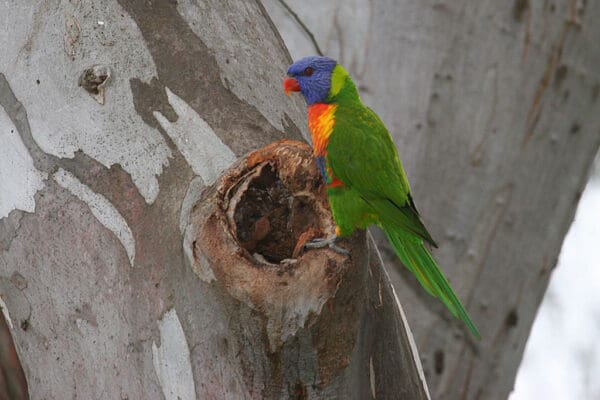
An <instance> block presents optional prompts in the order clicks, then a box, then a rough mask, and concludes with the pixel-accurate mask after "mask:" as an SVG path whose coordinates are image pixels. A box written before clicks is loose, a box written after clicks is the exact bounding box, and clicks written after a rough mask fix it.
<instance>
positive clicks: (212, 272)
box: [0, 0, 428, 400]
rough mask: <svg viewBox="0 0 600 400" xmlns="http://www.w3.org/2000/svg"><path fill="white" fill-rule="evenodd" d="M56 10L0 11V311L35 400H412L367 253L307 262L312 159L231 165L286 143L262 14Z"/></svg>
mask: <svg viewBox="0 0 600 400" xmlns="http://www.w3.org/2000/svg"><path fill="white" fill-rule="evenodd" d="M55 6H56V5H53V4H50V3H48V2H34V1H30V2H23V3H22V4H21V3H20V4H19V6H18V7H13V6H8V3H5V4H4V5H0V22H1V23H2V24H3V26H5V27H6V35H4V36H0V45H1V46H0V47H2V49H3V57H1V58H0V105H1V106H2V109H1V110H0V111H1V112H2V114H1V115H0V130H1V131H2V132H4V131H5V130H6V131H9V132H10V134H11V135H10V136H5V135H2V136H0V149H2V146H1V144H2V143H4V144H6V143H9V144H11V145H14V147H15V149H16V150H15V151H8V152H6V154H4V153H3V152H2V150H0V154H1V155H3V156H6V157H5V159H3V160H0V165H2V166H3V167H4V166H5V165H6V166H7V171H8V174H9V175H10V174H13V175H14V176H16V177H20V184H21V185H23V187H24V188H25V189H26V190H23V191H22V192H19V193H18V194H19V196H14V199H15V200H14V204H13V199H11V202H10V203H9V202H8V201H6V202H5V200H4V199H5V197H0V206H1V207H0V210H7V213H8V215H7V216H6V217H1V218H0V294H1V295H2V299H3V300H4V301H5V303H6V309H8V312H9V314H10V320H11V321H12V327H11V328H10V334H11V335H12V337H13V338H14V347H15V348H16V350H17V352H18V354H19V357H20V360H21V365H22V368H23V372H24V376H25V377H27V385H28V392H29V395H30V396H31V398H33V399H61V400H62V399H65V398H86V399H87V398H90V399H92V398H109V399H113V398H114V399H120V398H129V399H162V398H165V399H182V400H188V399H194V398H202V399H212V398H214V399H262V398H266V399H269V398H272V399H279V398H295V399H303V398H311V399H312V398H331V397H333V396H339V397H342V398H356V399H364V398H372V397H378V398H395V397H397V396H401V397H410V398H416V399H426V398H428V395H427V389H426V385H425V382H424V377H423V374H422V371H421V367H420V363H419V359H418V356H417V354H416V348H415V346H414V343H413V341H412V336H411V334H410V331H409V330H408V325H407V323H406V320H405V318H404V317H403V314H402V310H401V309H400V305H399V303H398V301H397V299H396V297H395V294H394V293H393V289H392V288H391V285H390V284H389V280H388V278H387V276H386V275H385V272H384V270H383V269H382V264H381V261H380V256H379V254H378V253H377V250H376V248H375V247H374V245H373V243H372V241H371V239H370V238H369V237H368V236H367V235H366V234H365V233H364V232H361V233H358V234H357V235H356V236H354V237H353V238H351V239H350V240H348V241H347V242H345V243H344V244H343V245H345V246H349V248H350V249H351V250H352V257H351V258H348V257H345V256H341V255H339V254H336V253H333V252H332V251H330V250H312V251H307V252H304V251H303V246H302V244H303V243H304V242H306V241H307V240H310V239H311V238H312V237H314V236H320V235H321V234H325V233H327V232H331V231H332V221H331V216H330V214H329V211H328V209H327V201H326V196H325V193H324V192H323V188H322V186H321V180H320V177H319V174H318V172H317V170H316V167H315V165H314V162H313V159H312V155H311V153H310V148H309V147H308V146H307V145H305V144H300V143H298V142H290V141H286V142H279V143H278V144H276V145H273V146H269V147H266V148H263V149H261V150H259V151H257V152H254V153H252V154H251V155H250V156H249V157H246V158H242V159H240V160H239V161H238V162H235V160H236V159H238V158H239V157H240V156H242V155H243V154H246V153H247V152H248V151H250V150H252V149H255V148H259V147H261V146H264V145H266V144H268V143H270V142H272V141H274V140H279V139H282V138H287V139H301V138H302V136H303V130H304V128H299V127H304V120H305V115H304V114H303V112H302V109H303V108H301V107H300V106H299V102H294V101H292V100H288V101H285V102H284V101H282V99H283V98H285V97H284V95H283V93H282V91H281V87H280V82H281V78H282V77H283V76H284V75H285V67H286V65H287V64H288V62H289V56H288V54H287V52H286V50H285V48H284V47H283V46H282V42H281V40H280V38H279V36H278V34H277V32H276V31H275V30H274V28H273V26H272V24H271V22H270V20H269V19H268V18H267V17H266V14H265V12H264V9H263V8H262V6H261V5H260V4H259V3H258V2H245V1H238V0H230V1H214V2H203V3H200V2H196V1H179V2H170V1H155V2H150V3H149V2H147V1H120V2H117V1H108V0H107V1H101V2H100V3H98V2H96V3H86V2H83V3H80V2H78V3H73V2H61V3H60V4H59V5H57V6H56V7H58V9H54V8H53V7H55ZM50 11H51V12H50ZM7 138H9V139H7ZM8 140H10V142H8ZM17 147H18V149H17ZM17 150H18V151H17ZM23 154H25V155H28V157H30V159H29V158H27V157H25V158H23V156H22V155H23ZM19 157H21V161H23V160H25V161H26V162H21V163H18V162H13V161H14V159H15V158H19ZM5 160H7V161H6V163H3V162H4V161H5ZM234 162H235V163H234ZM232 164H233V166H232ZM224 170H226V172H225V173H224V174H223V175H221V174H222V173H223V171H224ZM3 173H4V169H3V170H2V171H0V184H1V185H0V187H5V186H4V184H5V182H7V181H6V180H5V179H6V177H7V176H9V175H3ZM13 175H10V176H13ZM11 184H13V182H12V181H10V182H9V183H8V184H7V185H6V187H10V185H11ZM3 212H4V211H3ZM0 332H1V333H2V334H4V332H6V330H1V329H0ZM0 350H1V351H0V355H2V354H8V353H4V351H5V350H8V351H9V352H10V351H11V345H10V343H9V341H2V342H1V343H0ZM9 361H10V362H8V361H6V360H5V359H4V358H2V357H0V365H1V366H2V367H6V366H8V365H10V363H11V362H14V359H10V360H9ZM3 371H4V370H3ZM13 371H14V372H15V374H16V375H14V378H10V379H12V380H14V382H15V383H16V386H14V387H15V388H17V389H14V390H13V389H10V390H12V391H13V392H14V393H15V394H14V396H15V397H16V396H18V394H17V393H18V389H19V388H21V389H22V390H21V393H25V396H26V393H27V391H26V390H25V387H24V386H23V384H24V380H23V379H22V378H23V376H21V375H19V373H18V368H13ZM5 376H7V377H8V376H9V375H8V374H7V375H5ZM0 382H1V381H0ZM19 385H21V386H19ZM15 390H16V391H15ZM2 394H3V393H2V391H0V395H2Z"/></svg>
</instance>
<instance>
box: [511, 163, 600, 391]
mask: <svg viewBox="0 0 600 400" xmlns="http://www.w3.org/2000/svg"><path fill="white" fill-rule="evenodd" d="M599 337H600V159H599V158H598V157H596V161H595V167H594V170H593V173H592V175H591V177H590V180H589V182H588V184H587V186H586V188H585V191H584V192H583V195H582V196H581V200H580V202H579V206H578V207H577V213H576V214H575V220H574V221H573V224H572V225H571V228H570V229H569V233H568V234H567V237H566V238H565V241H564V243H563V246H562V249H561V251H560V257H559V259H558V266H557V267H556V269H555V270H554V272H553V273H552V277H551V278H550V285H549V286H548V290H547V291H546V294H545V295H544V300H543V301H542V305H541V306H540V309H539V311H538V314H537V316H536V318H535V322H534V323H533V328H532V329H531V335H530V337H529V339H528V341H527V346H526V347H525V354H524V355H523V360H522V361H521V366H520V367H519V371H518V373H517V380H516V382H515V389H514V391H513V393H512V394H511V396H510V399H511V400H528V399H557V400H558V399H600V379H598V377H600V346H599V345H598V338H599Z"/></svg>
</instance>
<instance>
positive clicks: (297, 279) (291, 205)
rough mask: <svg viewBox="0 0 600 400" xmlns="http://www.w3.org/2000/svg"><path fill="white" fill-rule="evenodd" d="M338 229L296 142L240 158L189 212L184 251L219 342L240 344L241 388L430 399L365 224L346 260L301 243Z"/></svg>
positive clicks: (304, 148)
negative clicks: (214, 301)
mask: <svg viewBox="0 0 600 400" xmlns="http://www.w3.org/2000/svg"><path fill="white" fill-rule="evenodd" d="M333 230H334V223H333V220H332V217H331V214H330V211H329V208H328V203H327V195H326V193H325V188H324V185H323V184H322V178H321V176H320V174H319V172H318V169H317V166H316V164H315V162H314V159H313V157H312V152H311V149H310V147H309V146H308V145H306V144H304V143H301V142H296V141H289V140H283V141H279V142H276V143H273V144H271V145H268V146H266V147H264V148H262V149H260V150H257V151H255V152H253V153H251V154H249V155H248V156H246V157H245V158H243V159H241V160H240V161H238V162H237V163H236V164H235V165H234V166H232V167H231V168H230V169H229V170H228V171H226V172H225V173H224V174H223V175H222V176H221V178H220V179H219V180H217V182H216V183H215V184H214V185H213V186H211V187H208V188H205V189H204V191H203V192H202V194H201V199H200V201H198V202H197V203H196V204H195V206H194V207H193V209H192V211H191V213H190V218H189V222H188V224H187V228H186V233H185V239H184V251H185V252H186V254H187V256H188V257H187V258H188V261H189V263H190V265H191V267H192V269H193V270H194V272H195V273H196V274H197V276H198V277H199V278H200V279H201V280H203V281H204V282H206V283H209V284H210V287H211V291H210V293H212V295H214V296H216V297H218V298H219V301H221V302H222V306H223V308H222V310H223V312H226V313H227V315H228V318H227V320H228V324H229V326H228V329H227V330H226V331H227V332H228V336H227V337H225V338H221V340H222V342H223V343H225V346H226V347H232V348H237V349H239V353H238V354H237V357H236V359H235V360H230V361H234V362H235V363H236V365H237V367H234V368H235V369H237V372H236V375H238V376H241V377H243V381H244V385H246V388H245V390H244V391H246V392H247V393H260V396H262V397H264V398H281V397H289V398H296V399H305V398H311V399H314V398H326V397H328V396H331V395H334V394H335V395H337V396H342V397H340V398H360V399H364V398H411V399H426V398H428V395H427V389H426V387H425V382H424V378H423V376H422V372H421V366H420V364H419V363H418V361H417V360H418V356H417V354H416V348H415V347H414V345H413V344H412V337H411V336H410V333H409V331H408V327H407V326H406V325H405V324H406V322H405V319H404V318H403V315H402V311H401V309H400V307H399V303H398V302H397V299H396V297H395V294H394V293H393V289H392V288H391V286H390V284H389V280H388V278H387V276H386V274H385V272H384V271H383V269H382V265H381V261H380V258H379V254H378V253H377V250H376V248H375V246H374V244H373V242H372V240H371V238H370V237H367V235H366V234H365V232H364V231H362V232H357V233H356V234H355V235H353V236H352V237H351V238H349V239H347V240H342V241H340V246H341V247H344V248H346V249H348V250H350V252H351V256H345V255H341V254H338V253H336V252H334V251H333V250H331V249H329V248H324V249H315V250H308V251H305V250H304V243H306V242H307V241H309V240H311V239H312V238H315V237H323V236H327V235H330V234H332V233H333ZM219 351H220V350H219V348H218V347H208V348H206V351H205V352H204V354H202V355H199V354H195V357H201V358H203V359H206V360H209V359H214V358H215V357H217V356H216V355H215V354H211V353H214V352H219ZM196 353H197V351H196ZM216 389H217V388H213V389H207V393H215V392H214V391H213V390H216ZM399 396H400V397H399ZM262 397H261V398H262Z"/></svg>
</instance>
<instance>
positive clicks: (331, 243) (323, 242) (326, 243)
mask: <svg viewBox="0 0 600 400" xmlns="http://www.w3.org/2000/svg"><path fill="white" fill-rule="evenodd" d="M338 239H339V238H338V236H337V235H333V236H331V237H328V238H316V239H313V240H311V241H310V242H308V243H306V244H304V247H306V248H307V249H322V248H323V247H329V248H330V249H331V250H333V251H335V252H336V253H339V254H343V255H345V256H349V255H350V251H349V250H346V249H342V248H341V247H339V246H338V245H336V244H335V242H337V240H338Z"/></svg>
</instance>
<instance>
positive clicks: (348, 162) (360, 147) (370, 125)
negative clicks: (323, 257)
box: [283, 56, 480, 338]
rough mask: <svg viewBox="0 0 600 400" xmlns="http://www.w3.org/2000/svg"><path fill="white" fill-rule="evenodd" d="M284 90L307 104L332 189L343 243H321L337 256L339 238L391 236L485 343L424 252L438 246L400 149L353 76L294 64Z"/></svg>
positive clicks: (325, 66)
mask: <svg viewBox="0 0 600 400" xmlns="http://www.w3.org/2000/svg"><path fill="white" fill-rule="evenodd" d="M287 74H288V77H287V78H286V79H285V80H284V82H283V86H284V90H285V92H286V94H289V93H290V92H301V93H302V95H303V96H304V98H305V100H306V103H307V105H308V127H309V130H310V132H311V136H312V145H313V150H314V155H315V157H316V160H317V164H318V165H319V169H320V171H321V174H322V175H323V178H324V179H325V182H326V185H327V193H328V196H329V204H330V206H331V212H332V214H333V218H334V220H335V223H336V225H337V226H336V236H334V237H333V238H329V239H325V240H323V239H321V240H319V242H317V243H314V245H315V246H312V247H320V246H324V245H329V246H332V247H334V248H335V249H339V248H337V246H335V244H334V243H335V240H336V239H337V237H339V236H348V235H350V234H352V232H354V230H356V229H364V228H366V227H368V226H369V225H371V224H375V225H378V226H379V227H381V228H382V229H383V231H384V232H385V234H386V236H387V238H388V240H389V241H390V243H391V244H392V246H393V247H394V250H395V251H396V254H397V255H398V257H399V258H400V260H401V261H402V263H403V264H404V265H405V266H406V267H407V268H408V269H409V270H410V271H411V272H412V273H413V274H414V275H415V276H416V277H417V279H418V280H419V282H420V283H421V285H423V287H424V288H425V290H427V291H428V292H429V293H430V294H432V295H433V296H435V297H437V298H439V299H440V300H441V301H442V302H443V303H444V304H445V305H446V307H448V309H449V310H450V312H452V314H454V316H456V317H457V318H459V319H461V320H462V321H464V322H465V324H466V325H467V327H468V328H469V330H470V331H471V332H472V334H473V335H474V336H476V337H478V338H479V337H480V335H479V332H478V330H477V328H476V327H475V324H473V322H472V321H471V319H470V318H469V315H468V314H467V312H466V311H465V309H464V307H463V306H462V304H461V303H460V300H458V298H457V297H456V294H454V291H453V290H452V288H451V287H450V284H449V283H448V281H447V280H446V278H445V277H444V275H443V274H442V272H441V271H440V269H439V267H438V266H437V264H436V262H435V261H434V259H433V258H432V256H431V255H430V254H429V252H428V251H427V249H426V248H425V245H424V242H427V243H428V244H430V245H432V246H434V247H437V245H436V243H435V241H434V240H433V239H432V237H431V235H430V234H429V233H428V232H427V229H425V226H424V225H423V222H422V221H421V219H420V217H419V213H418V212H417V209H416V207H415V203H414V201H413V198H412V196H411V192H410V187H409V184H408V180H407V178H406V174H405V173H404V169H403V168H402V164H401V162H400V158H399V157H398V152H397V150H396V146H395V145H394V142H393V141H392V138H391V137H390V134H389V133H388V131H387V129H386V127H385V126H384V124H383V122H381V120H380V119H379V117H378V116H377V114H375V112H373V110H371V109H370V108H369V107H367V106H365V105H364V104H363V103H362V101H361V99H360V97H359V95H358V91H357V89H356V86H355V85H354V82H352V79H351V78H350V75H349V74H348V72H346V70H345V69H344V68H343V67H342V66H341V65H339V64H338V63H337V62H336V61H335V60H332V59H331V58H328V57H317V56H315V57H306V58H303V59H301V60H299V61H296V62H295V63H294V64H292V65H291V66H290V67H289V69H288V71H287Z"/></svg>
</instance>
